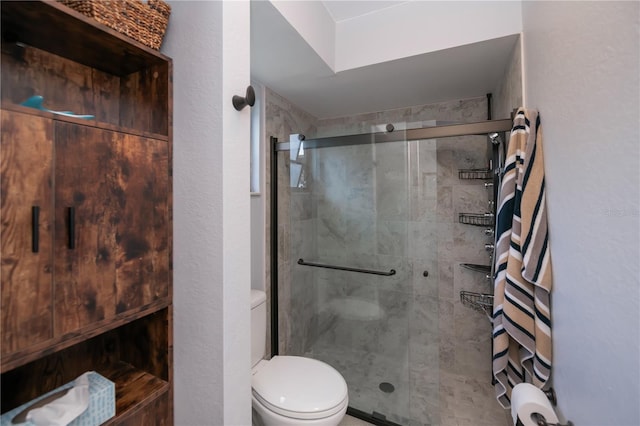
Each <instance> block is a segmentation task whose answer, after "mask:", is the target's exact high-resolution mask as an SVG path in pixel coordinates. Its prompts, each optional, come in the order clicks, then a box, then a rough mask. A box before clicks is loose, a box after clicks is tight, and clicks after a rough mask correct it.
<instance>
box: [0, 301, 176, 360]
mask: <svg viewBox="0 0 640 426" xmlns="http://www.w3.org/2000/svg"><path fill="white" fill-rule="evenodd" d="M169 304H170V302H169V300H167V299H162V300H158V301H156V302H154V303H152V304H150V305H147V306H143V307H141V308H140V309H137V310H132V311H129V312H127V313H125V314H123V315H119V316H118V317H117V318H109V319H105V320H103V321H99V322H96V323H93V324H91V325H90V326H88V327H86V328H84V329H82V330H79V331H78V332H75V333H69V334H65V335H64V336H60V337H58V338H54V339H50V340H47V341H46V342H44V343H42V344H39V345H35V346H32V347H30V348H27V349H24V350H22V351H18V352H14V353H12V354H10V355H5V356H3V357H2V364H1V365H2V368H1V369H0V370H1V372H2V373H5V372H7V371H10V370H13V369H14V368H17V367H20V366H22V365H25V364H28V363H29V362H32V361H35V360H37V359H38V358H40V357H42V356H44V355H48V354H51V353H53V352H55V351H60V350H63V349H66V348H69V347H71V346H73V345H76V344H78V343H81V342H84V341H86V340H88V339H91V338H93V337H95V336H98V335H100V334H102V333H105V332H107V331H110V330H113V329H116V328H118V327H121V326H123V325H125V324H128V323H130V322H131V321H135V320H136V319H138V318H142V317H144V316H147V315H149V314H152V313H155V312H158V311H160V310H162V309H164V308H166V307H167V306H169Z"/></svg>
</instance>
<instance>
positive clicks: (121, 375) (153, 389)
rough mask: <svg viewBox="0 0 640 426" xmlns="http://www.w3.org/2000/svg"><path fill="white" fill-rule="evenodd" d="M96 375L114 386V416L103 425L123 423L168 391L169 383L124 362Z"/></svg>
mask: <svg viewBox="0 0 640 426" xmlns="http://www.w3.org/2000/svg"><path fill="white" fill-rule="evenodd" d="M98 373H100V374H101V375H103V376H104V377H106V378H107V379H109V380H111V381H112V382H114V383H115V385H116V416H115V417H114V418H112V419H111V420H109V421H108V422H106V423H105V425H111V424H116V423H118V422H121V421H123V420H124V419H126V418H127V417H129V416H131V415H133V414H135V413H136V412H137V411H139V410H141V409H143V408H144V407H145V406H146V405H148V404H150V403H151V402H153V401H155V400H156V399H157V398H158V397H159V396H161V395H162V394H164V393H165V392H168V391H169V383H167V382H166V381H164V380H161V379H159V378H158V377H156V376H154V375H152V374H149V373H147V372H145V371H142V370H140V369H138V368H136V367H134V366H133V365H131V364H127V363H126V362H118V363H117V364H115V365H113V366H111V367H108V368H106V369H104V370H102V371H98Z"/></svg>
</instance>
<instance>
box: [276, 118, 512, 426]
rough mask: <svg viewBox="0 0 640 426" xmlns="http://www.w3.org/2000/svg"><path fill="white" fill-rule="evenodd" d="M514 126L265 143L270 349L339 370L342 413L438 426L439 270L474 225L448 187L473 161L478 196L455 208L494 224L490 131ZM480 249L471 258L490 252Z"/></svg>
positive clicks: (447, 286) (447, 321)
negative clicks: (345, 402)
mask: <svg viewBox="0 0 640 426" xmlns="http://www.w3.org/2000/svg"><path fill="white" fill-rule="evenodd" d="M510 126H511V121H510V120H496V121H487V122H481V123H471V124H460V125H446V126H437V125H436V126H433V127H425V128H419V129H408V130H393V129H392V127H396V128H401V129H404V128H406V124H405V123H395V126H391V127H388V130H391V131H383V132H373V133H370V134H361V135H352V136H340V137H330V138H320V139H312V140H305V139H304V137H303V136H301V135H291V137H290V140H289V141H285V142H279V141H277V140H275V139H274V140H272V148H273V149H272V154H271V193H272V202H271V215H272V219H271V249H272V261H271V273H272V277H271V279H272V290H271V295H272V301H271V347H272V353H273V354H274V355H275V354H278V353H279V354H283V355H300V356H306V357H311V358H315V359H319V360H321V361H324V362H326V363H328V364H330V365H332V366H333V367H334V368H336V369H337V370H338V371H339V372H340V373H341V374H342V375H343V376H344V378H345V380H346V381H347V385H348V388H349V406H350V408H349V413H350V414H352V415H355V416H357V417H361V418H363V419H366V420H369V421H370V422H373V423H376V424H403V425H405V424H406V425H409V424H425V423H428V424H440V412H441V410H440V405H441V402H440V401H441V398H440V393H441V391H442V389H441V384H440V369H441V366H440V363H441V362H443V361H442V360H443V357H444V359H446V351H444V352H443V347H445V348H446V344H445V345H443V341H446V339H447V338H448V337H447V333H448V330H449V328H450V327H452V324H453V323H454V322H455V318H452V316H453V315H452V312H449V310H450V309H449V306H448V305H447V303H443V301H442V300H443V294H445V295H446V294H448V293H451V295H453V293H454V290H457V289H453V288H452V287H453V285H452V283H451V282H450V280H448V279H447V277H448V275H451V274H452V272H451V268H452V266H451V262H450V260H451V259H450V258H451V257H452V254H451V252H452V247H453V245H454V240H455V238H456V237H457V236H456V233H459V232H469V231H468V230H465V229H464V228H461V229H462V230H459V229H458V228H456V226H455V225H454V223H455V222H457V223H464V222H463V221H462V219H463V216H461V215H464V214H469V213H468V212H462V211H456V209H454V208H453V204H452V203H451V202H447V200H448V199H449V200H450V199H451V196H452V194H447V193H446V192H447V191H448V190H450V189H451V188H453V187H454V186H453V184H452V183H455V185H458V184H457V182H458V181H459V179H463V178H464V177H465V176H463V175H461V174H460V172H461V170H462V171H463V172H464V173H471V172H472V171H473V173H475V174H467V175H466V177H467V178H473V179H476V180H478V181H479V182H480V184H479V185H478V184H474V185H469V186H468V188H466V187H464V186H462V185H459V186H460V187H462V188H463V189H461V190H460V191H471V192H474V191H475V193H484V192H486V193H487V196H484V199H483V197H479V198H480V200H481V201H474V202H470V204H469V205H468V206H464V207H465V208H466V209H468V210H478V213H479V215H480V217H482V218H484V220H483V221H482V223H481V225H482V226H483V227H484V225H485V224H490V222H491V223H492V221H493V217H492V214H493V211H492V208H493V206H492V204H491V203H490V202H489V201H490V200H492V199H493V196H494V194H493V188H494V185H493V181H494V177H497V175H495V174H494V165H495V166H496V167H498V163H499V161H500V152H501V150H502V145H501V144H499V143H491V139H490V138H488V137H487V135H488V134H489V133H494V132H505V131H507V130H509V129H510ZM494 140H496V139H495V136H494ZM478 164H481V165H483V167H482V168H481V169H477V168H473V167H476V166H477V165H478ZM460 166H463V167H465V166H466V167H468V168H466V169H464V168H461V167H460ZM496 186H497V185H496ZM455 187H456V188H457V186H455ZM469 188H470V189H469ZM470 198H473V197H470ZM475 198H478V197H475ZM458 210H460V209H458ZM472 225H473V224H472ZM478 228H480V227H478ZM471 232H486V231H484V230H483V229H477V230H476V231H471ZM484 249H485V248H484V247H481V248H480V249H479V250H478V249H477V248H473V253H470V255H469V256H468V257H467V258H469V259H472V260H473V259H477V258H478V257H479V256H485V257H487V253H486V252H484V253H483V251H485V250H484ZM483 263H486V264H487V265H488V264H489V259H488V258H487V259H486V261H485V262H483ZM475 266H478V265H475ZM483 266H484V265H483ZM488 272H489V271H486V272H485V274H486V273H488ZM441 276H442V279H441ZM486 362H487V363H488V362H490V356H489V354H487V361H486ZM487 380H490V378H487Z"/></svg>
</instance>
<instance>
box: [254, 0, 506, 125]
mask: <svg viewBox="0 0 640 426" xmlns="http://www.w3.org/2000/svg"><path fill="white" fill-rule="evenodd" d="M400 3H404V2H392V1H380V2H378V1H376V2H368V1H367V2H358V1H339V2H338V1H326V2H324V4H325V6H326V7H327V9H328V10H329V12H330V14H331V15H332V16H333V17H334V19H337V20H339V19H350V18H353V17H355V16H360V15H362V14H366V13H370V12H372V11H373V10H374V9H372V8H373V7H374V6H377V7H378V8H388V7H394V6H395V5H396V4H400ZM517 38H518V36H517V35H513V36H506V37H501V38H497V39H493V40H487V41H483V42H480V43H474V44H469V45H464V46H459V47H455V48H452V49H445V50H440V51H436V52H430V53H426V54H422V55H415V56H411V57H407V58H403V59H398V60H393V61H388V62H383V63H378V64H374V65H370V66H365V67H360V68H356V69H351V70H347V71H342V72H338V73H334V71H333V70H332V69H331V68H330V67H329V66H328V65H327V64H326V63H325V62H324V61H323V60H322V59H321V58H320V57H319V56H318V55H317V54H316V52H315V51H314V50H313V49H312V48H311V47H310V46H309V45H308V44H307V43H306V42H305V41H304V40H303V39H302V38H301V37H300V35H299V34H298V32H297V31H296V30H295V29H294V28H293V27H292V26H291V25H290V24H289V22H287V20H286V19H285V18H283V16H282V15H281V14H280V13H279V12H278V11H277V10H276V9H275V8H274V7H273V6H271V4H270V3H269V2H267V1H255V2H253V1H252V2H251V75H252V79H254V80H255V81H258V82H260V83H262V84H264V85H266V86H267V87H269V88H271V89H272V90H274V91H275V92H277V93H279V94H280V95H282V96H284V97H285V98H287V99H289V100H290V101H291V102H293V103H294V104H295V105H297V106H298V107H300V108H302V109H303V110H305V111H307V112H308V113H310V114H312V115H314V116H315V117H317V118H332V117H341V116H347V115H354V114H360V113H367V112H374V111H384V110H388V109H394V108H402V107H407V106H413V105H422V104H428V103H435V102H440V101H445V100H452V99H465V98H471V97H477V96H484V95H486V94H487V93H490V92H492V91H493V90H495V89H496V87H497V85H498V79H499V78H501V77H502V75H503V73H504V70H505V68H506V65H507V61H508V59H509V57H510V54H511V52H512V51H513V47H514V45H515V43H516V41H517Z"/></svg>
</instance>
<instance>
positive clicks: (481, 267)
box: [460, 263, 491, 274]
mask: <svg viewBox="0 0 640 426" xmlns="http://www.w3.org/2000/svg"><path fill="white" fill-rule="evenodd" d="M460 266H462V267H463V268H465V269H469V270H471V271H475V272H482V273H484V274H490V273H491V266H489V265H476V264H475V263H461V264H460Z"/></svg>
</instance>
